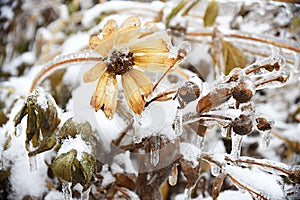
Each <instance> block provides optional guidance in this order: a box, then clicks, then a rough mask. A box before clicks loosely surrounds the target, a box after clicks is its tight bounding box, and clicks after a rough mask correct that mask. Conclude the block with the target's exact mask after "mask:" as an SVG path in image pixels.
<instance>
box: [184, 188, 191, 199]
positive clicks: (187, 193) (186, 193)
mask: <svg viewBox="0 0 300 200" xmlns="http://www.w3.org/2000/svg"><path fill="white" fill-rule="evenodd" d="M191 194H192V189H191V188H185V189H184V200H191Z"/></svg>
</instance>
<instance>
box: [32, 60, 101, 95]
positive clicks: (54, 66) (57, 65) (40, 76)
mask: <svg viewBox="0 0 300 200" xmlns="http://www.w3.org/2000/svg"><path fill="white" fill-rule="evenodd" d="M85 61H95V62H97V61H101V58H100V57H90V58H73V59H69V60H64V61H60V62H56V63H53V64H52V65H50V66H49V67H47V68H46V69H44V70H43V71H41V72H40V73H39V74H38V75H37V77H36V78H35V79H34V80H33V82H32V84H31V87H30V90H29V91H30V92H32V91H33V90H34V88H35V87H36V86H37V84H38V82H39V81H40V80H41V79H43V78H45V77H44V76H45V74H47V73H48V72H49V71H51V70H53V69H55V68H56V67H59V66H61V65H66V64H70V63H77V62H85ZM66 66H67V65H66Z"/></svg>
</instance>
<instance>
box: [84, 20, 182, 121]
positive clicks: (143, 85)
mask: <svg viewBox="0 0 300 200" xmlns="http://www.w3.org/2000/svg"><path fill="white" fill-rule="evenodd" d="M156 29H157V28H156V26H155V25H154V24H152V23H148V24H145V26H144V27H143V28H142V27H141V21H140V19H139V18H138V17H137V16H131V17H128V18H127V19H126V20H125V22H124V23H123V24H122V25H121V26H120V27H118V26H117V22H116V21H115V20H109V21H108V22H107V23H106V24H105V26H104V28H103V30H102V32H101V33H100V35H93V36H91V38H90V46H91V48H92V49H93V50H95V51H97V52H98V53H99V54H100V55H101V56H103V59H102V61H100V62H98V63H97V64H96V65H95V66H94V67H92V68H91V69H90V70H89V71H87V72H86V73H85V74H84V77H83V79H84V82H93V81H95V80H97V79H99V80H98V84H97V86H96V90H95V92H94V94H93V96H92V98H91V101H90V104H91V105H92V106H93V108H94V109H95V110H96V111H98V110H99V109H102V110H103V111H104V113H105V115H106V117H108V118H110V117H111V116H112V115H113V114H114V113H115V110H116V105H117V97H118V82H117V78H116V76H117V75H121V80H122V85H123V89H124V95H125V98H126V100H127V102H128V105H129V107H130V108H131V110H132V111H133V112H134V113H137V114H141V113H142V111H143V108H144V106H145V98H147V97H148V96H149V95H150V94H151V93H152V90H153V83H152V81H151V80H150V78H149V77H148V76H146V75H145V74H144V73H143V72H142V71H141V70H144V71H149V72H159V73H161V72H165V71H166V70H167V69H168V68H169V67H170V66H173V65H174V64H175V62H176V61H178V59H176V58H174V56H173V57H172V56H170V49H169V44H170V43H171V39H170V37H169V36H168V34H167V33H166V32H165V31H157V30H156ZM175 57H176V56H175ZM140 69H141V70H140Z"/></svg>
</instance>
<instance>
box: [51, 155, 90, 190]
mask: <svg viewBox="0 0 300 200" xmlns="http://www.w3.org/2000/svg"><path fill="white" fill-rule="evenodd" d="M80 154H81V156H79V155H78V152H77V151H76V150H74V149H72V150H70V151H69V152H67V153H62V154H60V155H59V156H58V157H57V158H56V159H55V160H54V162H53V164H52V170H53V173H54V174H55V175H56V176H57V177H58V178H59V179H60V180H63V181H65V182H69V183H73V184H74V185H75V184H77V183H79V184H81V185H82V186H83V188H84V190H86V189H87V188H88V187H89V186H90V184H91V179H92V177H93V174H94V171H95V169H96V168H95V166H96V159H95V157H94V156H93V155H92V154H89V153H86V152H81V153H80Z"/></svg>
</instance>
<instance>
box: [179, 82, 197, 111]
mask: <svg viewBox="0 0 300 200" xmlns="http://www.w3.org/2000/svg"><path fill="white" fill-rule="evenodd" d="M199 96H200V88H199V86H198V85H197V84H195V83H193V82H191V81H187V82H185V84H184V85H183V86H182V87H180V88H179V89H178V92H177V98H178V102H179V105H180V108H184V107H185V106H186V105H187V104H189V103H190V102H192V101H194V100H196V99H197V98H198V97H199Z"/></svg>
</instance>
